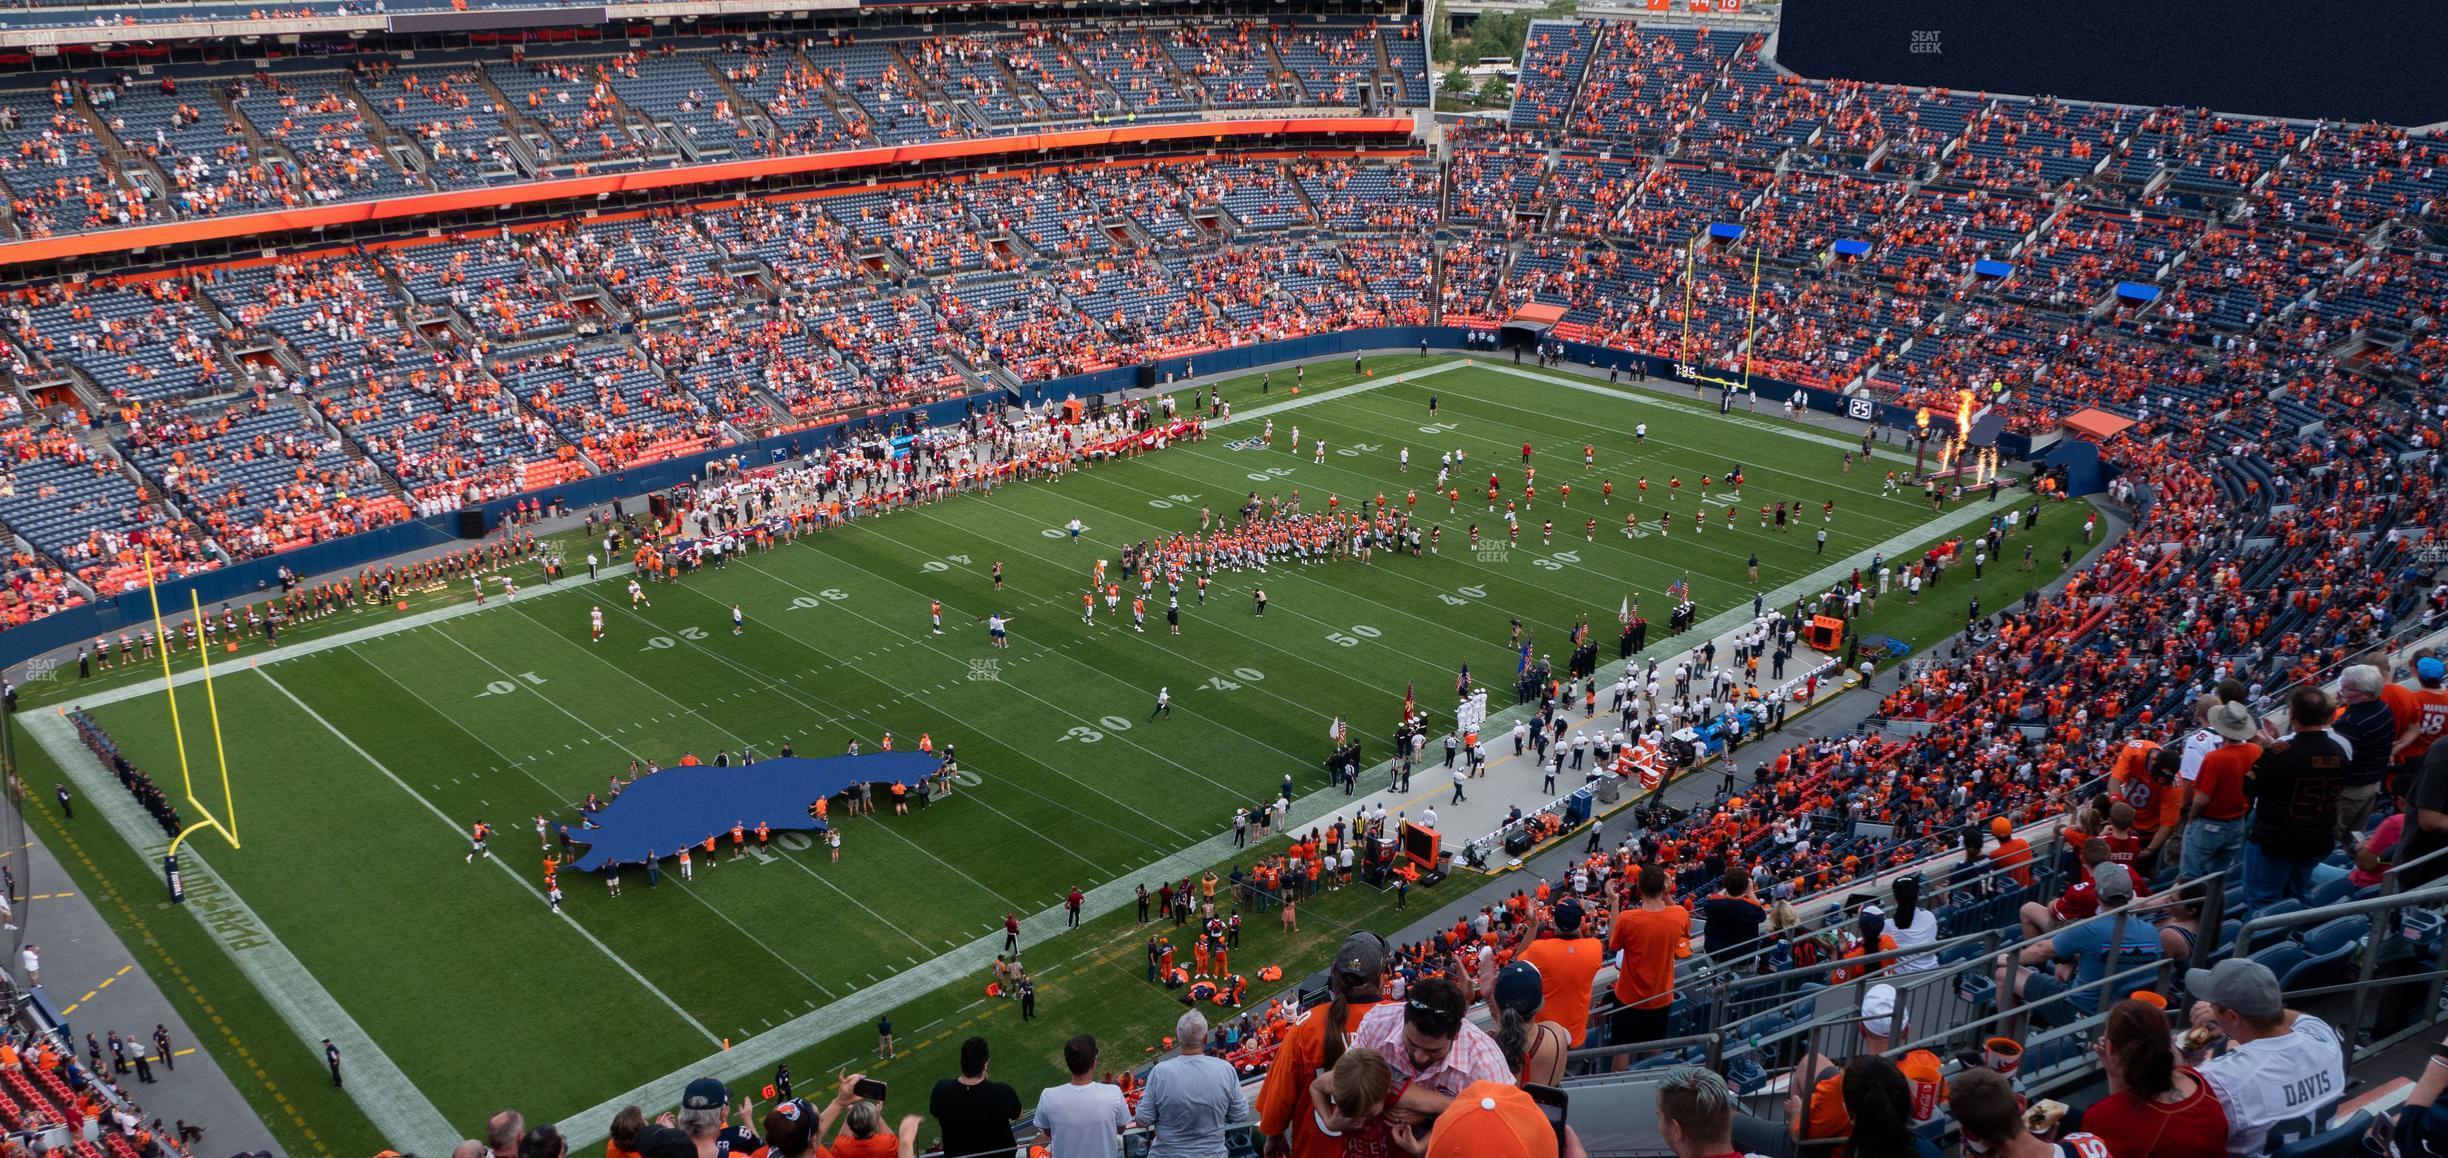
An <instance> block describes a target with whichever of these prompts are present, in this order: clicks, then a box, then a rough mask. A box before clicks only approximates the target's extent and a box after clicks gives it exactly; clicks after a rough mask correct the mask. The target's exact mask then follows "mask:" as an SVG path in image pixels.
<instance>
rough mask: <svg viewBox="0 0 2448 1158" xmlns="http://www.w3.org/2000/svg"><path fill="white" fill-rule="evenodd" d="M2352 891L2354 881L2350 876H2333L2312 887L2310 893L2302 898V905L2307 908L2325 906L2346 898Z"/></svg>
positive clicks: (2353, 889)
mask: <svg viewBox="0 0 2448 1158" xmlns="http://www.w3.org/2000/svg"><path fill="white" fill-rule="evenodd" d="M2354 891H2355V883H2354V881H2353V880H2352V879H2351V878H2348V877H2344V876H2340V877H2333V878H2331V879H2330V880H2328V881H2325V882H2323V883H2321V884H2319V885H2316V886H2314V887H2313V889H2312V892H2311V894H2310V895H2308V896H2306V897H2305V898H2304V907H2305V908H2309V909H2318V908H2325V907H2327V906H2329V905H2334V904H2336V903H2338V902H2339V901H2342V900H2344V899H2346V897H2347V896H2349V895H2351V894H2352V893H2353V892H2354Z"/></svg>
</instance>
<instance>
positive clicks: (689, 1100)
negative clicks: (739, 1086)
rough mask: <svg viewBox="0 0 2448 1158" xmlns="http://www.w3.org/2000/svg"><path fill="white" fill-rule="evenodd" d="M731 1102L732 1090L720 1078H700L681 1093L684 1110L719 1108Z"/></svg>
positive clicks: (681, 1105) (681, 1104) (681, 1103)
mask: <svg viewBox="0 0 2448 1158" xmlns="http://www.w3.org/2000/svg"><path fill="white" fill-rule="evenodd" d="M730 1104H731V1091H730V1089H729V1088H728V1087H726V1086H724V1085H723V1084H722V1079H720V1078H698V1079H697V1080H695V1081H692V1082H690V1083H689V1084H688V1090H687V1091H686V1092H684V1093H682V1094H681V1095H680V1108H681V1109H683V1110H719V1109H722V1108H723V1107H724V1106H727V1105H730Z"/></svg>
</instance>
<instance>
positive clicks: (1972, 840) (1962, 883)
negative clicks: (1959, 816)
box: [1947, 824, 1989, 897]
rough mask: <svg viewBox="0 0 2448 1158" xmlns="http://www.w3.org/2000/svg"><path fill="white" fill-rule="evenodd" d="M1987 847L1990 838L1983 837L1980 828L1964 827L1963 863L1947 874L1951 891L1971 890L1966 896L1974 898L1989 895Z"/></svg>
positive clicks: (1948, 886) (1973, 826)
mask: <svg viewBox="0 0 2448 1158" xmlns="http://www.w3.org/2000/svg"><path fill="white" fill-rule="evenodd" d="M1987 847H1988V838H1987V837H1985V836H1983V835H1982V833H1981V830H1980V829H1979V827H1977V826H1975V825H1969V824H1967V825H1965V826H1964V830H1963V854H1964V858H1963V863H1962V864H1959V865H1956V866H1955V868H1954V870H1953V871H1951V872H1949V873H1947V888H1948V889H1949V890H1957V889H1963V890H1970V891H1969V892H1967V893H1966V894H1965V895H1967V896H1973V897H1984V896H1987V895H1989V884H1988V882H1987V880H1986V878H1987V877H1988V875H1989V855H1988V853H1987V852H1986V851H1985V850H1986V849H1987Z"/></svg>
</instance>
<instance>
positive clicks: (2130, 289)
mask: <svg viewBox="0 0 2448 1158" xmlns="http://www.w3.org/2000/svg"><path fill="white" fill-rule="evenodd" d="M2116 295H2117V296H2118V297H2119V298H2122V299H2124V300H2126V301H2129V302H2142V303H2149V302H2155V301H2158V300H2159V287H2158V286H2155V285H2152V284H2150V283H2149V282H2141V281H2121V282H2118V283H2117V288H2116Z"/></svg>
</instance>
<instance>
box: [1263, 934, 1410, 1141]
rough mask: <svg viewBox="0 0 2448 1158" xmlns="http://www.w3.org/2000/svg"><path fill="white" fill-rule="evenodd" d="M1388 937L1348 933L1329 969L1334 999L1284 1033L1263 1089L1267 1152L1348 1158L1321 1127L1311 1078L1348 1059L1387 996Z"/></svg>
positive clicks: (1332, 1137) (1329, 983)
mask: <svg viewBox="0 0 2448 1158" xmlns="http://www.w3.org/2000/svg"><path fill="white" fill-rule="evenodd" d="M1386 955H1387V954H1386V942H1385V938H1383V937H1380V936H1378V935H1377V934H1375V933H1371V932H1367V931H1365V930H1363V931H1361V932H1357V933H1353V934H1352V935H1351V936H1349V937H1346V938H1344V939H1343V947H1342V948H1340V949H1338V950H1336V951H1335V959H1334V964H1333V965H1331V966H1329V967H1328V969H1327V976H1326V989H1327V992H1328V993H1329V994H1331V995H1332V996H1331V999H1330V1000H1329V1001H1328V1002H1327V1005H1326V1007H1325V1008H1324V1009H1312V1010H1310V1011H1309V1013H1308V1015H1307V1016H1305V1017H1303V1018H1301V1020H1300V1022H1299V1024H1296V1025H1294V1026H1293V1027H1292V1029H1291V1032H1290V1033H1288V1034H1286V1035H1285V1036H1284V1041H1283V1044H1282V1045H1281V1046H1279V1047H1277V1049H1276V1053H1275V1064H1274V1065H1272V1066H1270V1067H1268V1069H1267V1076H1266V1084H1265V1085H1264V1086H1261V1087H1260V1088H1259V1090H1258V1097H1257V1099H1256V1102H1255V1103H1254V1105H1253V1107H1252V1108H1254V1109H1256V1110H1257V1111H1258V1132H1259V1133H1260V1134H1261V1135H1262V1136H1263V1137H1264V1139H1265V1145H1266V1153H1267V1154H1269V1155H1273V1156H1281V1155H1291V1156H1292V1158H1342V1154H1343V1140H1342V1139H1340V1138H1337V1137H1334V1136H1332V1135H1329V1134H1327V1133H1325V1132H1324V1131H1322V1130H1320V1129H1319V1128H1318V1125H1317V1115H1315V1114H1314V1113H1312V1112H1311V1106H1310V1099H1309V1086H1310V1083H1312V1082H1314V1081H1316V1080H1317V1075H1318V1074H1319V1073H1320V1072H1331V1071H1332V1070H1333V1069H1334V1066H1335V1063H1336V1062H1337V1061H1340V1060H1342V1057H1343V1050H1344V1048H1345V1046H1347V1045H1348V1044H1349V1043H1350V1041H1351V1031H1352V1030H1354V1029H1356V1028H1358V1027H1359V1025H1360V1019H1361V1018H1362V1017H1364V1016H1366V1015H1367V1014H1368V1011H1369V1010H1371V1009H1374V1008H1376V1007H1377V1006H1378V1005H1379V1004H1380V1003H1381V1002H1382V1001H1383V1000H1384V998H1383V997H1382V992H1383V989H1382V987H1383V985H1384V983H1385V968H1386Z"/></svg>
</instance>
